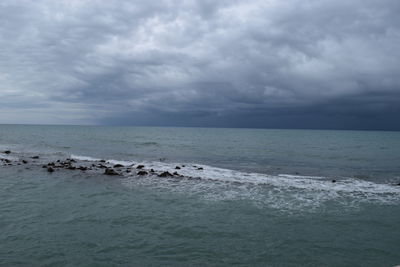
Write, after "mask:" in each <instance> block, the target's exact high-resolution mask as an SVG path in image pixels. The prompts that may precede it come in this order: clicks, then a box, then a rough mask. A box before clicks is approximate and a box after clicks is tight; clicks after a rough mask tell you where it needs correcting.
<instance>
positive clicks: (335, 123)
mask: <svg viewBox="0 0 400 267" xmlns="http://www.w3.org/2000/svg"><path fill="white" fill-rule="evenodd" d="M399 14H400V1H399V0H252V1H246V0H243V1H241V0H218V1H217V0H201V1H200V0H199V1H190V0H187V1H184V0H182V1H175V0H165V1H163V0H157V1H152V0H146V1H134V0H129V1H128V0H115V1H114V0H107V1H105V0H104V1H103V0H97V1H95V0H69V1H66V0H65V1H61V0H38V1H32V0H1V1H0V123H32V124H106V125H107V124H110V125H156V126H157V125H162V126H212V127H218V126H220V127H267V128H323V129H326V128H328V129H329V128H332V129H388V130H390V129H391V130H393V129H397V130H400V15H399Z"/></svg>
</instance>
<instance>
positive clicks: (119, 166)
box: [114, 164, 125, 168]
mask: <svg viewBox="0 0 400 267" xmlns="http://www.w3.org/2000/svg"><path fill="white" fill-rule="evenodd" d="M123 167H125V166H124V165H122V164H115V165H114V168H123Z"/></svg>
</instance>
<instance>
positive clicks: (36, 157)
mask: <svg viewBox="0 0 400 267" xmlns="http://www.w3.org/2000/svg"><path fill="white" fill-rule="evenodd" d="M38 158H39V156H33V157H31V159H38Z"/></svg>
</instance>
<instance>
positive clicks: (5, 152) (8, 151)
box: [3, 150, 11, 154]
mask: <svg viewBox="0 0 400 267" xmlns="http://www.w3.org/2000/svg"><path fill="white" fill-rule="evenodd" d="M3 153H4V154H10V153H11V151H10V150H6V151H4V152H3Z"/></svg>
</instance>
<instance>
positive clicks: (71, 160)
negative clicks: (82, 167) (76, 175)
mask: <svg viewBox="0 0 400 267" xmlns="http://www.w3.org/2000/svg"><path fill="white" fill-rule="evenodd" d="M68 161H69V162H76V160H74V159H68Z"/></svg>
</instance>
